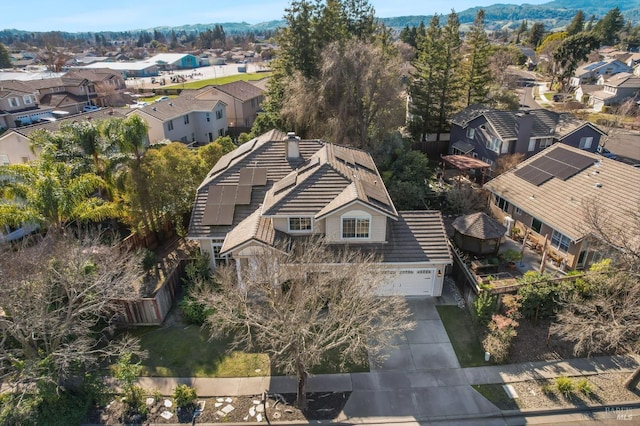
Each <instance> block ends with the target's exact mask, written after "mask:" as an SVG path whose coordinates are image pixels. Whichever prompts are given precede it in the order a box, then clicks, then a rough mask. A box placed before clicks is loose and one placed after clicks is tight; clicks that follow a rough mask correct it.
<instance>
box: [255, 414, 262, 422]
mask: <svg viewBox="0 0 640 426" xmlns="http://www.w3.org/2000/svg"><path fill="white" fill-rule="evenodd" d="M256 420H257V421H258V422H261V421H262V414H258V415H257V416H256Z"/></svg>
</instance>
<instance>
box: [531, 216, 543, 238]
mask: <svg viewBox="0 0 640 426" xmlns="http://www.w3.org/2000/svg"><path fill="white" fill-rule="evenodd" d="M531 229H532V230H534V231H535V232H537V233H538V234H539V233H540V231H541V230H542V222H541V221H539V220H538V219H536V218H535V217H534V218H533V219H532V220H531Z"/></svg>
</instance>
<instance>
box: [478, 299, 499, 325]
mask: <svg viewBox="0 0 640 426" xmlns="http://www.w3.org/2000/svg"><path fill="white" fill-rule="evenodd" d="M496 301H497V297H496V296H493V295H491V294H490V293H489V292H488V291H483V292H482V293H480V294H479V295H478V297H477V298H476V300H474V301H473V317H474V318H475V319H476V321H477V322H478V324H480V325H482V326H483V327H484V326H486V325H487V324H488V323H489V321H491V316H492V315H493V314H494V312H495V311H496Z"/></svg>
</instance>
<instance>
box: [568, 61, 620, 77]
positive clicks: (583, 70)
mask: <svg viewBox="0 0 640 426" xmlns="http://www.w3.org/2000/svg"><path fill="white" fill-rule="evenodd" d="M615 62H617V65H618V66H619V67H620V68H623V69H624V68H629V67H627V65H626V64H625V63H624V62H621V61H619V60H617V59H608V60H605V61H597V62H590V63H588V64H585V65H583V66H581V67H579V68H578V69H576V71H575V72H574V73H573V75H574V76H576V77H585V76H589V75H591V74H592V73H594V72H596V71H598V70H599V69H602V68H606V67H607V66H609V65H611V64H613V63H615Z"/></svg>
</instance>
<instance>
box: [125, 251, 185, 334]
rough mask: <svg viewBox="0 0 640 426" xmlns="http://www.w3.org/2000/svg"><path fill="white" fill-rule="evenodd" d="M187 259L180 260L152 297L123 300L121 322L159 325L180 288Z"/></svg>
mask: <svg viewBox="0 0 640 426" xmlns="http://www.w3.org/2000/svg"><path fill="white" fill-rule="evenodd" d="M188 261H189V259H181V260H180V262H179V263H178V265H177V266H176V267H175V268H174V269H173V271H171V273H170V274H169V276H167V278H166V279H165V281H164V283H162V285H161V286H160V288H159V289H158V290H157V291H156V292H155V294H154V295H153V296H152V297H143V298H140V299H137V300H123V301H122V304H123V317H122V322H124V323H126V324H127V325H160V324H162V323H163V322H164V319H165V318H166V316H167V314H168V313H169V311H170V310H171V307H172V306H173V303H174V302H175V301H176V299H177V298H178V296H179V294H180V290H181V288H182V281H181V278H182V274H183V272H184V268H185V266H186V264H187V262H188Z"/></svg>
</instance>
